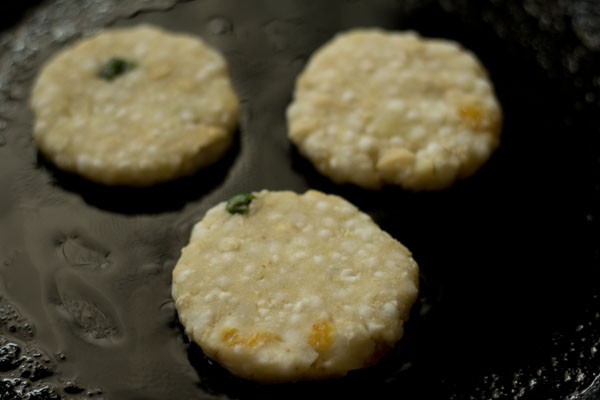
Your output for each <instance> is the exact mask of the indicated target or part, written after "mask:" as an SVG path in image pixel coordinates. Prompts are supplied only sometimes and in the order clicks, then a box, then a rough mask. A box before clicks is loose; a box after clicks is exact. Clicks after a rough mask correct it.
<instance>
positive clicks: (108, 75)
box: [98, 57, 137, 81]
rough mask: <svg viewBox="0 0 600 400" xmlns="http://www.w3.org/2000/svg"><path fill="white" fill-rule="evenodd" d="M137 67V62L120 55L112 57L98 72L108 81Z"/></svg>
mask: <svg viewBox="0 0 600 400" xmlns="http://www.w3.org/2000/svg"><path fill="white" fill-rule="evenodd" d="M135 67H137V64H136V63H135V62H134V61H130V60H126V59H124V58H119V57H112V58H111V59H110V60H108V61H107V62H106V64H104V66H103V67H102V69H101V70H100V71H99V72H98V76H99V77H100V78H102V79H106V80H107V81H112V80H113V79H115V78H117V77H119V76H121V75H123V74H124V73H126V72H129V71H131V70H132V69H134V68H135Z"/></svg>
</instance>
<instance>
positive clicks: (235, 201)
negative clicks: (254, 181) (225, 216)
mask: <svg viewBox="0 0 600 400" xmlns="http://www.w3.org/2000/svg"><path fill="white" fill-rule="evenodd" d="M255 198H256V196H254V195H253V194H252V193H241V194H237V195H235V196H233V197H232V198H231V199H229V201H228V202H227V206H225V208H226V209H227V211H229V213H231V214H246V213H248V211H249V210H250V203H251V202H252V200H254V199H255Z"/></svg>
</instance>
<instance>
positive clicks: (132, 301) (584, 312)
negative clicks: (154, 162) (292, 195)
mask: <svg viewBox="0 0 600 400" xmlns="http://www.w3.org/2000/svg"><path fill="white" fill-rule="evenodd" d="M30 3H31V4H28V5H30V7H29V8H27V9H24V8H19V7H12V8H9V11H11V13H10V15H9V17H8V18H6V17H5V26H6V28H5V30H4V33H3V34H2V35H1V36H0V49H1V50H0V189H1V193H0V398H1V399H13V398H14V399H18V398H36V399H38V398H39V399H53V398H60V397H63V398H69V399H84V398H90V399H101V398H105V399H126V400H128V399H212V398H225V399H254V398H260V399H293V398H308V397H314V398H334V397H335V398H350V399H361V398H370V399H392V398H394V399H544V400H548V399H567V398H574V399H596V398H598V397H600V384H595V382H594V381H595V379H596V377H597V376H598V375H599V374H600V355H599V354H598V353H597V351H598V349H600V347H599V345H600V325H599V320H600V297H599V296H600V285H599V282H600V281H599V279H598V278H599V274H598V267H599V250H600V243H599V237H600V235H599V232H598V218H600V215H599V214H598V204H600V198H599V191H600V180H599V177H600V174H599V172H600V147H599V137H600V132H599V129H600V89H599V88H600V57H599V52H600V6H599V5H598V4H597V3H596V2H594V1H592V0H578V1H575V0H572V1H564V0H555V1H543V0H524V1H512V0H489V1H477V0H472V1H468V0H454V1H453V0H440V1H439V2H438V1H425V0H423V1H417V0H412V1H411V0H407V1H393V0H375V1H360V0H353V1H351V0H347V1H342V0H335V1H326V2H325V1H321V2H317V1H301V0H281V1H277V0H272V1H267V0H263V1H258V0H253V1H235V0H197V1H188V2H181V3H178V4H175V2H174V1H170V0H154V1H153V0H150V1H142V0H140V1H129V2H119V1H91V0H85V1H67V0H64V1H55V2H47V3H34V2H30ZM3 7H4V6H3ZM5 16H6V14H5ZM142 22H145V23H152V24H156V25H160V26H163V27H165V28H167V29H170V30H173V31H184V32H190V33H193V34H196V35H198V36H200V37H202V38H204V39H205V40H206V41H207V42H208V43H210V44H211V45H212V46H214V47H215V48H217V49H218V50H219V51H221V52H222V53H223V54H224V56H225V57H226V58H227V60H228V62H229V63H230V66H231V74H232V77H233V81H234V85H235V87H236V90H237V92H238V93H239V95H240V97H241V99H242V117H241V125H240V128H239V132H238V134H237V139H236V144H235V146H234V147H233V149H232V150H231V151H229V153H228V154H227V155H226V157H225V158H224V159H223V160H221V161H220V162H219V163H217V164H216V165H215V166H213V167H210V168H208V169H206V170H204V171H201V172H199V173H198V174H196V175H195V176H193V177H190V178H186V179H182V180H179V181H176V182H172V183H169V184H165V185H161V186H157V187H154V188H150V189H135V190H134V189H122V188H110V187H104V186H100V185H96V184H92V183H89V182H86V181H84V180H82V179H80V178H78V177H75V176H72V175H70V174H66V173H63V172H61V171H59V170H57V169H56V168H54V167H53V166H52V165H51V164H49V163H48V162H46V161H45V160H44V159H43V158H42V157H40V156H39V155H38V153H37V151H36V149H35V146H34V145H33V142H32V138H31V131H32V125H33V115H32V113H31V111H30V110H29V108H28V106H27V102H28V97H29V92H30V90H31V86H32V83H33V80H34V77H35V75H36V74H37V72H38V71H39V68H40V66H41V65H42V63H43V62H44V60H46V59H47V58H48V57H49V56H50V55H52V54H53V53H54V52H55V51H57V50H58V49H60V48H61V47H63V46H65V45H68V44H69V43H72V41H73V40H75V39H77V38H78V37H81V36H82V35H87V34H90V33H91V32H93V31H95V30H97V29H99V28H103V27H109V26H128V25H134V24H138V23H142ZM361 26H377V27H382V28H386V29H395V30H407V29H412V30H416V31H418V32H420V33H421V34H422V35H424V36H430V37H443V38H448V39H453V40H456V41H458V42H460V43H461V44H462V45H463V46H465V47H466V48H468V49H470V50H472V51H473V52H474V53H475V54H477V55H478V57H479V58H480V59H481V61H482V62H483V64H484V65H485V66H486V67H487V69H488V70H489V72H490V76H491V79H492V81H493V82H494V85H495V87H496V90H497V94H498V98H499V100H500V102H501V104H502V107H503V110H504V115H505V123H504V129H503V134H502V143H501V146H500V148H499V149H498V151H497V152H496V153H495V154H494V155H493V157H492V159H491V160H490V161H489V162H488V163H487V164H486V165H485V166H484V168H482V169H481V170H480V171H479V172H478V173H477V174H476V175H475V176H473V177H471V178H469V179H467V180H464V181H462V182H459V183H458V184H456V185H455V186H454V187H452V188H451V189H448V190H444V191H438V192H424V193H412V192H407V191H403V190H401V189H398V188H385V189H384V190H381V191H375V192H373V191H365V190H362V189H359V188H356V187H352V186H347V185H335V184H333V183H331V182H330V181H329V180H328V179H326V178H324V177H322V176H320V175H319V174H318V173H317V172H316V171H315V170H314V168H313V167H312V166H311V165H310V163H308V162H307V161H306V160H305V159H303V158H302V157H301V156H300V155H298V153H297V152H296V150H295V148H294V147H293V146H292V145H291V144H290V142H289V141H288V139H287V137H286V123H285V109H286V107H287V105H288V104H289V102H290V100H291V95H292V90H293V84H294V79H295V78H296V76H297V75H298V73H299V72H300V71H301V69H302V68H303V66H304V65H305V63H306V61H307V58H308V57H309V56H310V54H311V53H312V52H313V51H314V50H315V49H316V48H318V47H319V46H320V45H321V44H323V43H324V42H326V41H327V40H329V39H330V38H331V37H332V36H333V35H334V34H335V33H337V32H339V31H343V30H347V29H350V28H353V27H361ZM66 73H68V71H66ZM308 188H314V189H318V190H321V191H324V192H328V193H334V194H338V195H341V196H343V197H345V198H346V199H348V200H349V201H351V202H353V203H355V204H356V205H357V206H358V207H359V208H361V209H362V210H363V211H365V212H367V213H369V214H370V215H371V216H372V217H373V218H374V220H375V221H376V222H377V223H378V224H379V225H380V226H381V227H382V228H383V229H385V230H386V231H388V232H389V233H390V234H391V235H392V236H394V237H395V238H397V239H398V240H400V241H401V242H402V243H404V244H405V245H406V246H407V247H409V248H410V249H411V250H412V251H413V253H414V257H415V259H416V260H417V261H418V262H419V265H420V268H421V293H420V297H419V301H418V304H417V305H416V307H415V308H414V312H413V314H412V317H411V320H410V321H409V323H408V325H407V326H406V335H405V337H404V339H403V340H402V341H401V342H400V343H399V344H398V346H397V347H396V348H395V349H394V350H393V351H392V353H391V354H390V355H389V356H388V357H386V358H385V359H383V360H382V362H381V363H380V364H379V365H377V366H376V367H374V368H372V369H369V370H365V371H358V372H355V373H351V374H350V375H349V376H348V377H347V378H344V379H340V380H334V381H327V382H313V383H298V384H285V385H276V386H263V385H258V384H254V383H252V382H246V381H243V380H240V379H238V378H235V377H232V376H231V375H229V374H228V373H227V372H226V371H224V370H223V369H222V368H220V367H219V366H218V365H216V364H214V363H213V362H211V361H210V360H207V359H206V358H205V357H204V356H203V355H202V352H201V351H200V349H199V348H198V347H197V346H195V345H193V344H190V343H189V342H188V341H187V339H186V338H185V335H184V334H183V330H182V327H181V326H180V325H179V323H178V321H177V315H176V312H175V308H174V305H173V302H172V300H171V297H170V280H171V276H170V274H171V270H172V268H173V266H174V264H175V262H176V261H177V259H178V256H179V251H180V249H181V247H182V246H183V245H185V243H186V242H187V240H188V236H189V233H190V230H191V228H192V226H193V224H194V223H195V222H196V221H197V220H198V219H200V218H201V217H202V215H203V214H204V212H206V210H207V209H208V208H210V207H211V206H212V205H214V204H216V203H217V202H219V201H222V200H224V199H227V198H229V197H230V196H231V195H233V194H236V193H239V192H245V191H250V190H260V189H271V190H283V189H289V190H294V191H298V192H303V191H305V190H306V189H308ZM17 378H19V379H17ZM35 396H38V397H35Z"/></svg>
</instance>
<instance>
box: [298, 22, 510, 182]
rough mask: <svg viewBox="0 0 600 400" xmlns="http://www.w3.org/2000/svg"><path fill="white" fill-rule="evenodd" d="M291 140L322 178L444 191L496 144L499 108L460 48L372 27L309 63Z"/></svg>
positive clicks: (340, 39)
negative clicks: (321, 174)
mask: <svg viewBox="0 0 600 400" xmlns="http://www.w3.org/2000/svg"><path fill="white" fill-rule="evenodd" d="M287 117H288V128H289V137H290V139H291V140H292V141H293V142H294V143H295V144H296V145H297V147H298V149H299V151H300V152H301V153H302V154H303V155H304V156H306V157H307V158H308V159H309V160H311V161H312V163H313V164H314V165H315V167H316V168H317V169H318V170H319V171H320V172H321V173H323V174H324V175H326V176H328V177H330V178H331V179H332V180H333V181H335V182H338V183H346V182H349V183H353V184H356V185H359V186H362V187H365V188H371V189H377V188H380V187H381V186H383V185H385V184H394V185H400V186H402V187H404V188H407V189H412V190H431V189H443V188H445V187H448V186H450V185H451V184H452V183H453V182H454V181H455V180H456V179H459V178H464V177H467V176H469V175H471V174H473V173H474V172H475V171H476V170H477V169H478V168H479V167H480V166H481V165H482V164H483V163H484V162H485V161H486V160H487V159H488V158H489V157H490V155H491V153H492V152H493V151H494V149H495V148H496V147H497V146H498V142H499V135H500V129H501V122H502V114H501V110H500V106H499V104H498V102H497V100H496V97H495V95H494V91H493V88H492V84H491V82H490V80H489V79H488V76H487V73H486V71H485V70H484V68H483V67H482V65H481V64H480V63H479V61H478V60H477V58H476V57H475V56H474V55H473V54H472V53H470V52H469V51H467V50H465V49H463V48H461V47H460V46H459V45H458V44H456V43H454V42H451V41H448V40H440V39H423V38H421V37H419V36H417V35H416V34H414V33H400V32H386V31H381V30H376V29H371V30H354V31H349V32H345V33H342V34H339V35H338V36H336V37H335V38H334V39H333V40H332V41H330V42H329V43H327V44H325V45H324V46H323V47H322V48H321V49H319V50H318V51H317V52H315V54H314V55H313V56H312V57H311V59H310V61H309V63H308V65H307V66H306V68H305V70H304V71H303V72H302V73H301V74H300V76H299V77H298V80H297V82H296V89H295V93H294V100H293V102H292V104H291V105H290V106H289V108H288V112H287Z"/></svg>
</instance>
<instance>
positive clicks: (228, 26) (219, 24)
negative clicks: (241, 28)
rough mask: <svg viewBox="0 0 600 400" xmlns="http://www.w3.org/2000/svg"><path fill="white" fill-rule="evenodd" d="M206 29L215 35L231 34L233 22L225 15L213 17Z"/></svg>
mask: <svg viewBox="0 0 600 400" xmlns="http://www.w3.org/2000/svg"><path fill="white" fill-rule="evenodd" d="M206 29H207V30H208V33H209V34H211V35H214V36H222V35H230V34H231V33H232V32H233V23H232V22H231V21H229V20H228V19H226V18H223V17H213V18H211V19H210V20H209V21H208V24H207V25H206Z"/></svg>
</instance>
